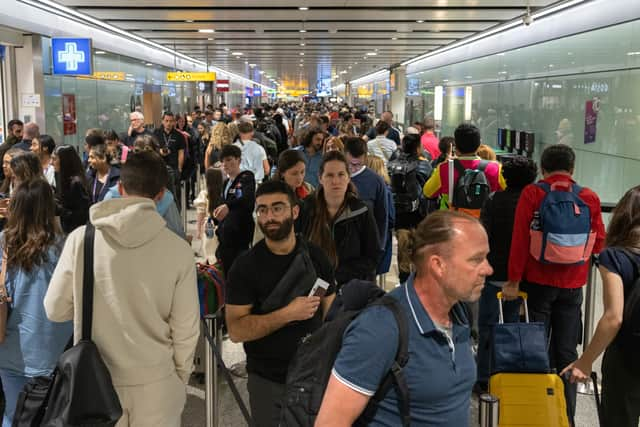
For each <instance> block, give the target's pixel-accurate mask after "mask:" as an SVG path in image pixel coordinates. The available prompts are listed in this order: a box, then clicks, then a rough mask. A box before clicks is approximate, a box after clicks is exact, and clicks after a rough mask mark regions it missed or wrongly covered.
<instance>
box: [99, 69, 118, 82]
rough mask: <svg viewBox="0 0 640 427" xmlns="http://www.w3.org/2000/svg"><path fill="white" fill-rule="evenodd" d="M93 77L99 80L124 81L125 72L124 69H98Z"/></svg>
mask: <svg viewBox="0 0 640 427" xmlns="http://www.w3.org/2000/svg"><path fill="white" fill-rule="evenodd" d="M93 78H94V79H97V80H117V81H122V80H124V79H125V73H124V72H123V71H96V72H95V73H93Z"/></svg>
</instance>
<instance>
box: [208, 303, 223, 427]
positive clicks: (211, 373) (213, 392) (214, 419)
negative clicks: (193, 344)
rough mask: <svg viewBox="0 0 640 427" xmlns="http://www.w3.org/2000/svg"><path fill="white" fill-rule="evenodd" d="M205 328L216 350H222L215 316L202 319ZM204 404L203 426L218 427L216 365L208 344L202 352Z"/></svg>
mask: <svg viewBox="0 0 640 427" xmlns="http://www.w3.org/2000/svg"><path fill="white" fill-rule="evenodd" d="M204 321H205V323H206V324H207V328H209V330H210V331H211V333H212V334H213V339H214V340H215V342H216V346H217V347H218V348H222V347H221V345H222V337H221V336H220V334H219V333H218V332H219V331H218V318H217V316H216V315H206V316H205V318H204ZM204 363H205V371H204V384H205V389H204V403H205V410H206V413H205V426H206V427H218V419H219V418H220V411H219V400H220V399H219V397H218V396H219V395H220V393H219V391H220V389H219V387H218V385H219V381H218V364H217V363H216V359H215V357H214V355H213V351H212V350H211V346H210V345H209V343H207V344H206V345H205V351H204Z"/></svg>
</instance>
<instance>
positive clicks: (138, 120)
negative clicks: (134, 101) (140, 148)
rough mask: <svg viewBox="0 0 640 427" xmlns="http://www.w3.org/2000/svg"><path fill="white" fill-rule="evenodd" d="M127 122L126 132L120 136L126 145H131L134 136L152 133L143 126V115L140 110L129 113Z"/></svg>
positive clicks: (134, 139) (134, 138)
mask: <svg viewBox="0 0 640 427" xmlns="http://www.w3.org/2000/svg"><path fill="white" fill-rule="evenodd" d="M129 123H130V125H129V129H127V134H126V135H123V136H122V138H120V139H121V140H122V142H123V143H124V144H125V145H126V146H127V147H133V144H134V142H135V141H136V138H137V137H139V136H141V135H152V133H151V132H150V131H149V130H147V128H145V127H144V115H142V113H141V112H139V111H134V112H133V113H131V114H129Z"/></svg>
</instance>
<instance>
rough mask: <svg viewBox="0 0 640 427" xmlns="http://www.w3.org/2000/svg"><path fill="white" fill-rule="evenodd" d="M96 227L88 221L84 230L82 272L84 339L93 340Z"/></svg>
mask: <svg viewBox="0 0 640 427" xmlns="http://www.w3.org/2000/svg"><path fill="white" fill-rule="evenodd" d="M95 233H96V229H95V227H94V225H93V224H92V223H91V221H89V222H87V226H86V228H85V232H84V267H83V269H84V270H83V273H82V340H84V341H91V330H92V327H93V286H94V283H93V282H94V272H93V246H94V241H95Z"/></svg>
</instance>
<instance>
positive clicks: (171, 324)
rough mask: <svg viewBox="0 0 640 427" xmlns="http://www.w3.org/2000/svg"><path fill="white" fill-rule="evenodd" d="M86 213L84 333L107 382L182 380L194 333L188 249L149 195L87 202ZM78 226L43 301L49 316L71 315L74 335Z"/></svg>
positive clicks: (76, 328)
mask: <svg viewBox="0 0 640 427" xmlns="http://www.w3.org/2000/svg"><path fill="white" fill-rule="evenodd" d="M90 218H91V222H92V223H93V224H94V225H95V227H96V238H95V254H94V272H95V292H94V311H93V330H92V335H93V336H92V338H93V341H94V342H95V343H96V345H97V346H98V348H99V349H100V352H101V354H102V357H103V358H104V361H105V363H106V364H107V366H108V368H109V371H110V372H111V376H112V378H113V382H114V385H115V386H131V385H141V384H149V383H152V382H155V381H159V380H161V379H164V378H166V377H168V376H169V375H171V373H172V372H176V373H177V374H178V376H179V377H180V378H181V379H182V380H183V381H184V382H185V383H186V382H187V381H188V379H189V374H190V373H191V370H192V361H193V354H194V352H195V347H196V343H197V340H198V336H199V323H198V322H199V303H198V292H197V283H196V271H195V264H194V258H193V252H192V251H191V248H190V247H189V246H188V245H187V243H186V242H185V241H184V240H182V239H180V238H179V237H178V236H176V235H175V234H174V233H173V232H172V231H170V230H169V229H168V228H167V227H166V226H165V221H164V220H163V219H162V217H161V216H160V215H159V214H158V213H157V211H156V206H155V204H154V203H153V201H152V200H151V199H144V198H137V197H127V198H123V199H112V200H108V201H104V202H102V203H98V204H96V205H94V206H92V207H91V210H90ZM84 230H85V227H80V228H78V229H76V230H74V231H73V232H72V233H71V234H70V235H69V237H68V238H67V242H66V244H65V246H64V249H63V251H62V255H61V256H60V261H59V262H58V265H57V267H56V269H55V271H54V273H53V277H52V278H51V282H50V284H49V290H48V291H47V295H46V297H45V301H44V304H45V309H46V311H47V316H48V317H49V319H51V320H53V321H58V322H60V321H65V320H70V319H74V333H75V336H76V337H80V336H81V324H80V323H81V319H82V307H81V305H82V304H81V301H82V272H83V239H84ZM76 340H77V338H76Z"/></svg>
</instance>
